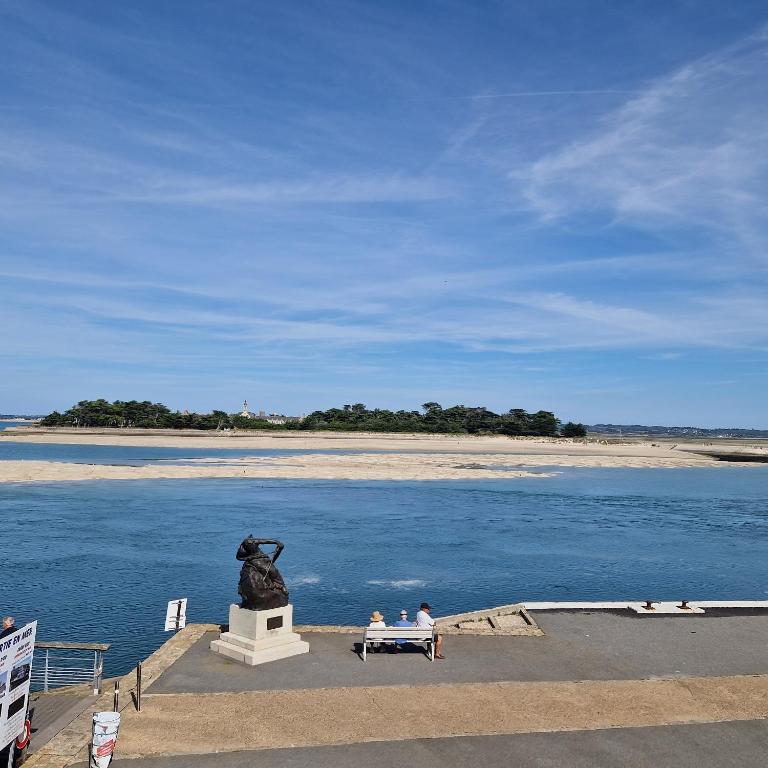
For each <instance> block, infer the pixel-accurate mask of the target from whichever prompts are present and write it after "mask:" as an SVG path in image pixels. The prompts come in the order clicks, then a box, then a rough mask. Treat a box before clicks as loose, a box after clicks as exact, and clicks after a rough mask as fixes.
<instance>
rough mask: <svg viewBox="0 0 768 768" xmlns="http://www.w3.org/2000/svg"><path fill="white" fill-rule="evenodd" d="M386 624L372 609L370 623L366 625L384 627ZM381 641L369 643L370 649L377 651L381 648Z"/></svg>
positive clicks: (370, 627) (374, 627)
mask: <svg viewBox="0 0 768 768" xmlns="http://www.w3.org/2000/svg"><path fill="white" fill-rule="evenodd" d="M386 628H387V625H386V624H385V623H384V617H383V616H382V615H381V614H380V613H379V612H378V611H374V612H373V613H372V614H371V623H370V624H369V625H368V629H386ZM382 646H383V644H382V643H371V650H373V651H376V653H378V652H379V651H381V650H383V647H382Z"/></svg>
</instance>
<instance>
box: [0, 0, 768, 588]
mask: <svg viewBox="0 0 768 768" xmlns="http://www.w3.org/2000/svg"><path fill="white" fill-rule="evenodd" d="M447 8H448V10H446V6H442V7H441V12H440V13H433V12H432V11H430V10H429V8H426V10H425V9H422V7H421V6H416V5H414V6H411V7H409V8H407V9H405V8H399V10H397V9H394V7H389V6H387V5H386V4H385V5H379V6H369V7H366V8H364V9H362V8H361V7H360V6H359V4H354V3H342V4H341V5H335V6H334V7H333V8H332V9H331V8H329V9H326V12H324V13H323V14H320V13H318V12H317V10H316V9H313V8H312V7H311V6H306V5H304V6H295V5H286V4H283V5H280V6H274V7H270V8H268V9H265V10H263V12H262V11H260V12H259V13H258V14H256V13H253V12H252V10H251V9H247V8H246V7H245V6H243V7H242V8H238V9H236V10H234V11H233V12H232V13H231V14H229V15H226V16H224V17H222V16H221V15H220V14H216V13H214V12H213V11H212V10H211V9H210V8H208V7H207V6H204V5H198V6H195V7H194V8H191V9H190V10H189V12H188V13H186V14H184V15H183V18H180V17H178V15H177V14H175V13H164V12H163V11H162V9H161V10H158V9H157V8H155V7H154V6H153V7H150V5H149V4H148V3H144V2H143V0H139V2H138V4H136V5H135V6H132V7H131V9H130V10H126V9H122V10H120V11H117V12H115V13H109V14H106V13H100V12H96V11H91V10H84V9H82V8H69V7H67V8H65V7H63V6H57V5H55V4H53V3H48V2H42V1H39V0H29V2H28V3H26V2H17V1H16V0H9V2H7V3H6V4H5V5H3V7H2V9H0V14H2V15H3V24H0V45H2V46H3V49H4V51H6V54H7V58H8V60H9V62H10V63H9V66H8V67H6V68H5V70H4V71H3V72H2V73H0V86H2V87H3V95H4V98H3V102H4V103H3V105H2V108H0V110H1V113H2V115H3V121H2V126H0V221H2V224H3V226H2V228H1V230H2V231H1V232H0V279H1V280H2V285H3V302H2V304H0V321H1V322H2V326H3V339H2V348H3V351H4V353H5V356H4V360H3V362H4V364H5V366H6V368H9V370H10V372H11V375H10V376H8V375H4V376H2V377H0V379H2V384H0V396H2V395H3V393H10V392H12V393H13V396H14V397H16V398H24V397H27V396H28V395H29V393H31V392H35V393H38V395H44V396H45V397H46V398H48V399H47V400H46V404H51V405H54V404H55V405H57V406H64V405H66V404H67V402H66V401H67V400H68V399H71V398H70V395H74V396H75V397H78V396H88V394H89V392H86V391H83V390H84V389H89V388H90V387H91V386H98V387H102V386H103V389H101V390H100V391H101V392H102V393H103V394H105V395H109V394H114V395H119V396H144V393H143V392H140V391H139V390H141V389H142V387H143V386H146V387H148V388H150V389H151V390H152V392H151V393H147V396H152V397H157V398H158V399H167V400H168V401H169V402H170V403H171V404H172V405H173V404H176V402H175V398H176V397H177V396H178V397H181V398H183V399H184V404H185V406H189V405H193V406H194V405H195V402H196V403H197V407H206V406H208V405H219V404H220V403H221V400H220V399H219V397H218V395H217V394H216V393H217V392H221V393H223V394H222V398H224V399H233V400H234V401H235V402H236V401H237V400H241V399H242V398H241V394H240V393H241V390H243V389H247V388H248V387H250V386H253V387H254V388H258V389H259V391H260V392H262V393H264V394H263V396H264V397H265V398H266V397H268V396H269V397H272V398H277V399H280V398H284V397H285V398H290V399H289V402H288V403H286V404H285V405H280V404H279V403H275V405H274V407H283V408H286V409H293V410H297V411H300V410H303V409H304V408H305V406H314V405H316V404H318V403H317V401H318V399H320V398H327V400H325V401H324V402H327V404H331V403H333V402H339V401H342V402H346V401H349V400H348V398H353V399H355V400H357V399H360V398H363V399H368V398H369V397H375V398H378V399H379V403H380V404H381V405H393V406H398V405H403V406H406V405H407V406H409V407H412V405H413V398H416V401H417V402H420V400H419V398H421V397H422V396H424V397H426V396H429V397H433V396H438V395H439V396H440V397H442V398H444V399H447V400H457V401H458V400H464V401H466V402H474V401H476V399H477V398H479V397H481V396H482V397H483V398H487V400H486V404H487V405H488V406H489V407H493V406H497V407H501V406H503V405H504V404H507V401H508V400H509V399H510V398H512V399H513V400H515V401H516V404H520V405H522V406H526V405H533V404H538V405H540V406H543V407H555V406H556V405H557V403H558V402H564V403H566V404H567V403H569V402H570V401H571V400H572V399H573V398H576V399H578V398H582V399H581V400H579V402H580V403H585V402H587V401H588V398H589V397H594V398H595V400H594V401H593V407H594V408H595V409H596V410H599V409H600V408H602V407H603V404H604V402H605V398H604V397H603V396H602V395H601V396H598V395H597V394H594V393H596V392H598V391H601V392H602V391H605V388H606V382H607V386H613V387H614V391H615V392H616V393H618V392H619V391H620V390H621V391H625V390H626V389H627V387H628V386H629V385H628V384H627V381H624V380H622V381H617V380H614V379H612V378H610V377H607V378H606V376H605V366H606V363H605V362H604V361H606V360H608V359H609V358H610V359H612V360H613V363H614V365H613V368H615V363H616V361H619V363H620V365H619V367H621V366H626V367H628V368H629V367H634V369H635V372H636V373H637V370H638V369H640V368H642V366H646V371H651V369H652V370H653V375H654V376H658V375H659V370H662V372H663V371H664V370H665V369H669V371H670V374H669V375H670V376H675V377H677V376H681V375H687V376H689V377H690V379H691V380H693V377H694V375H695V373H696V371H697V369H696V365H697V364H698V363H697V361H700V360H701V359H703V358H704V357H706V356H707V355H709V356H710V358H709V359H710V361H711V359H712V356H717V357H718V359H725V357H726V356H728V357H729V359H736V358H737V357H738V358H739V360H741V363H740V364H739V366H740V367H739V369H738V378H739V379H740V380H746V378H747V376H748V374H750V373H751V372H754V370H756V369H759V366H760V365H762V364H763V363H762V362H761V361H763V360H764V351H763V350H765V348H766V347H767V346H768V318H767V317H766V310H765V309H764V307H765V302H764V295H765V292H766V290H768V260H766V259H765V254H766V252H768V250H767V249H766V225H765V220H766V219H765V213H766V211H765V205H766V203H765V202H764V201H765V200H766V199H768V198H766V195H765V192H766V188H767V187H768V183H767V182H768V178H767V173H766V172H767V171H768V160H766V158H768V133H766V130H765V125H766V122H767V121H766V117H768V114H766V111H767V110H768V107H766V99H765V95H764V90H763V89H764V85H763V84H764V82H765V75H766V69H767V68H768V67H767V66H766V63H765V62H766V55H765V54H766V39H765V34H764V31H763V30H762V29H758V30H757V31H756V32H753V33H752V34H749V35H747V36H746V37H745V36H744V34H743V29H744V25H742V26H741V27H739V30H737V32H738V34H739V35H740V36H741V39H740V41H739V42H737V43H731V44H726V41H727V40H729V39H733V38H734V37H736V33H734V34H731V32H726V31H721V30H719V29H718V28H716V25H715V24H714V22H712V24H711V25H710V26H708V27H707V30H706V31H702V32H700V33H697V36H696V37H695V38H693V37H690V36H688V35H687V32H686V30H687V29H689V28H690V27H691V25H690V23H686V25H685V27H684V28H683V27H678V28H676V30H677V31H674V30H673V31H670V29H669V28H667V27H665V28H664V31H663V34H662V33H658V34H662V37H663V39H657V37H658V34H657V31H654V35H653V39H652V40H651V39H650V38H648V39H646V38H644V37H643V36H642V34H640V33H638V32H636V30H637V25H633V24H627V23H625V22H626V19H625V18H624V17H625V16H629V17H632V18H634V19H635V21H640V19H639V18H638V17H637V16H634V17H633V12H630V11H626V12H624V11H622V13H620V14H618V15H619V16H621V17H622V18H621V24H618V22H617V21H616V19H614V22H615V23H616V24H617V26H616V27H615V28H614V29H613V32H612V34H605V30H603V29H596V28H592V26H590V25H594V24H595V23H596V22H595V21H594V19H593V18H592V17H591V16H589V17H586V16H583V15H580V14H579V13H578V12H576V11H573V12H571V11H568V12H565V13H563V12H558V14H556V15H555V16H552V15H548V12H547V11H546V9H544V10H539V9H538V8H537V9H536V10H530V11H522V10H520V9H517V8H513V7H510V8H509V9H506V10H505V11H504V12H503V13H502V12H501V11H500V10H499V9H496V10H495V11H489V12H488V13H483V14H477V13H476V11H475V9H473V8H472V7H471V4H465V3H450V4H449V5H448V6H447ZM680 12H681V13H682V11H680ZM510 14H511V16H510ZM685 14H688V15H686V19H688V20H689V21H690V20H691V19H693V18H694V17H696V18H699V16H700V14H699V13H698V12H696V13H694V12H693V11H690V12H688V11H686V12H685ZM685 14H684V15H685ZM511 17H514V23H511V21H510V18H511ZM561 17H562V18H561ZM577 17H578V18H577ZM729 18H730V17H729ZM574 20H577V21H578V22H579V24H582V25H586V27H589V28H590V30H591V31H590V34H586V31H585V30H582V31H583V32H584V34H582V33H581V32H580V34H579V39H580V40H581V39H584V40H589V39H595V35H596V34H598V33H599V34H600V35H604V39H605V40H606V43H605V46H606V47H605V48H603V47H601V48H600V49H599V51H595V50H592V48H591V47H590V46H587V45H586V44H585V45H582V44H581V43H578V44H577V43H576V42H571V43H568V45H572V46H575V47H574V48H568V51H564V50H561V49H559V48H558V49H557V50H553V51H552V54H551V55H550V56H548V57H547V60H546V66H543V65H542V59H541V50H540V47H539V46H538V44H536V43H535V42H534V41H535V40H537V39H538V38H537V37H536V34H538V33H539V32H541V30H550V31H551V30H560V31H562V29H561V27H562V25H565V24H566V23H567V24H569V25H570V23H571V22H572V21H574ZM405 22H407V23H405ZM602 23H608V22H601V24H602ZM553 25H554V26H553ZM558 25H560V26H558ZM641 26H642V25H641ZM662 26H663V25H662ZM457 29H461V35H459V36H457V34H456V30H457ZM681 30H682V31H681ZM510 34H512V35H513V37H514V36H515V35H516V36H517V37H515V41H516V42H514V44H511V42H510ZM552 34H559V33H558V32H557V31H554V32H552ZM566 37H567V36H566ZM566 37H564V38H563V40H564V41H565V40H566ZM630 38H631V39H630ZM567 39H568V40H570V37H567ZM601 39H603V38H601ZM625 39H626V40H627V41H628V42H627V44H626V45H620V43H619V42H618V41H624V40H625ZM611 41H616V42H615V44H614V43H613V42H611ZM662 46H663V50H664V53H665V55H664V56H658V55H655V54H657V53H658V51H659V50H660V48H661V47H662ZM706 46H709V49H710V50H711V51H713V52H712V53H710V54H707V55H701V51H702V49H703V48H704V47H706ZM619 48H621V50H620V52H619ZM694 50H695V51H696V53H695V54H693V53H689V52H691V51H694ZM611 51H613V53H611ZM601 57H605V61H603V60H602V59H601ZM686 60H687V61H686ZM663 61H666V62H674V64H673V65H672V64H670V65H669V71H668V72H667V73H666V74H663V73H662V74H659V72H660V71H661V70H660V69H656V70H654V71H652V70H651V69H650V67H651V65H653V66H654V67H659V68H661V67H662V66H663V65H662V62H663ZM673 360H674V363H675V364H674V365H672V364H670V365H667V366H663V365H659V363H661V362H663V361H667V362H670V363H671V362H672V361H673ZM9 361H12V362H9ZM613 368H612V369H611V370H613ZM4 373H5V371H4ZM640 373H642V371H640ZM648 375H650V373H648ZM654 382H655V380H654ZM675 382H677V379H675ZM642 386H643V385H642V384H638V383H637V378H634V377H633V378H632V382H631V387H632V388H634V389H635V390H636V389H637V388H638V387H642ZM653 386H656V384H655V383H654V384H653ZM622 388H623V389H622ZM129 389H130V390H131V391H127V390H129ZM510 392H512V393H514V395H512V394H510ZM46 393H48V394H46ZM50 393H53V394H50ZM366 393H367V394H366ZM430 393H434V394H430ZM590 393H593V394H590ZM30 396H31V395H30ZM36 396H37V395H36ZM616 397H617V398H619V395H618V394H617V395H616ZM195 398H197V400H196V401H195ZM249 399H251V397H250V396H249ZM524 399H528V400H529V402H528V403H526V402H522V400H524ZM52 400H55V401H56V402H55V403H52V402H51V401H52ZM60 400H63V401H64V402H60ZM393 400H394V402H393ZM741 401H742V402H747V401H748V398H747V399H745V398H743V397H742V398H741ZM625 402H626V403H628V404H629V405H631V406H633V405H634V403H635V402H636V400H635V399H634V396H633V398H630V399H627V400H626V401H625ZM0 405H2V402H0ZM3 407H4V408H9V409H12V407H11V406H10V405H5V406H3ZM38 407H43V406H38ZM270 407H272V406H270ZM566 415H567V416H569V417H571V416H573V417H575V418H583V419H588V418H589V417H588V416H586V415H582V414H578V413H572V414H566ZM600 419H602V420H606V419H608V417H607V416H606V417H605V418H604V419H603V416H602V415H601V416H600ZM658 420H662V419H661V417H659V419H658ZM405 581H407V580H405Z"/></svg>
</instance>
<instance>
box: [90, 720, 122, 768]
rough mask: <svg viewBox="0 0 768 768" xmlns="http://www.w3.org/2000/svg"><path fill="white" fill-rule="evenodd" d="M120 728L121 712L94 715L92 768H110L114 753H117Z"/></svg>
mask: <svg viewBox="0 0 768 768" xmlns="http://www.w3.org/2000/svg"><path fill="white" fill-rule="evenodd" d="M119 728H120V713H119V712H94V713H93V736H92V738H91V763H90V768H108V766H109V764H110V763H111V762H112V753H113V752H114V751H115V743H116V742H117V731H118V729H119Z"/></svg>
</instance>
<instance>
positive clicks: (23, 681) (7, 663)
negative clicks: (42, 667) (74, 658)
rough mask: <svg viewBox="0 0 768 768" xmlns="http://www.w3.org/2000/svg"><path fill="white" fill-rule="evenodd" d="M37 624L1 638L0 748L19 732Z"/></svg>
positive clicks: (24, 710)
mask: <svg viewBox="0 0 768 768" xmlns="http://www.w3.org/2000/svg"><path fill="white" fill-rule="evenodd" d="M36 631H37V622H36V621H33V622H31V623H30V624H27V625H26V626H25V627H22V628H21V629H17V630H16V631H15V632H13V633H12V634H10V635H6V636H5V637H3V638H0V749H2V748H4V747H6V746H8V744H10V743H11V742H12V741H13V740H14V739H15V738H16V737H17V736H18V735H19V734H20V733H21V731H22V728H23V727H24V718H25V717H26V714H27V695H28V694H29V684H30V678H31V677H32V653H33V651H34V650H35V632H36Z"/></svg>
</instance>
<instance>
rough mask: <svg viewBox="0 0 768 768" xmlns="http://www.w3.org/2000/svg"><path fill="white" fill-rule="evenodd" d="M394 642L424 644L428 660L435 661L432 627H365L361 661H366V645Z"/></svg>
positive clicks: (433, 631)
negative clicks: (402, 641) (403, 641)
mask: <svg viewBox="0 0 768 768" xmlns="http://www.w3.org/2000/svg"><path fill="white" fill-rule="evenodd" d="M395 640H405V641H407V642H409V643H424V645H425V646H426V647H427V653H428V655H429V660H430V661H434V660H435V630H434V627H385V628H384V629H372V628H371V627H366V629H365V634H364V635H363V661H365V660H366V649H367V648H368V643H394V642H395Z"/></svg>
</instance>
